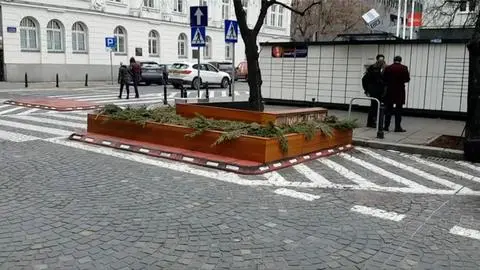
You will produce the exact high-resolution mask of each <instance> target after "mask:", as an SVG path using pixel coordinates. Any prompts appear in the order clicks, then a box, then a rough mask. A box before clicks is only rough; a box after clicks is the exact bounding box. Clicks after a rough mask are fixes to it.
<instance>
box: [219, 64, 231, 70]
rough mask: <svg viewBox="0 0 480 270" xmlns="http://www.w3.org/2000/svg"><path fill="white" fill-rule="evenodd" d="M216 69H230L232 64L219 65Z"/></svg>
mask: <svg viewBox="0 0 480 270" xmlns="http://www.w3.org/2000/svg"><path fill="white" fill-rule="evenodd" d="M218 68H219V69H231V68H232V64H219V65H218Z"/></svg>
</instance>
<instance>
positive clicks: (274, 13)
mask: <svg viewBox="0 0 480 270" xmlns="http://www.w3.org/2000/svg"><path fill="white" fill-rule="evenodd" d="M276 24H277V5H273V6H272V7H271V8H270V25H271V26H275V25H276Z"/></svg>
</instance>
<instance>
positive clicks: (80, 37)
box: [72, 22, 87, 52]
mask: <svg viewBox="0 0 480 270" xmlns="http://www.w3.org/2000/svg"><path fill="white" fill-rule="evenodd" d="M72 50H73V51H74V52H86V51H87V27H86V26H85V24H83V23H81V22H76V23H74V24H73V26H72Z"/></svg>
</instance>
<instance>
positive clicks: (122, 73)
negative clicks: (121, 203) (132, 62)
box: [118, 62, 130, 99]
mask: <svg viewBox="0 0 480 270" xmlns="http://www.w3.org/2000/svg"><path fill="white" fill-rule="evenodd" d="M129 77H130V75H129V74H128V67H127V66H126V65H124V64H123V63H122V62H120V68H119V69H118V83H119V84H120V94H119V95H118V98H120V99H121V98H122V93H123V87H124V86H125V88H126V91H127V99H128V98H129V95H130V86H129V85H128V84H129Z"/></svg>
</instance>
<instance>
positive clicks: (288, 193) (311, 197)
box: [275, 188, 320, 202]
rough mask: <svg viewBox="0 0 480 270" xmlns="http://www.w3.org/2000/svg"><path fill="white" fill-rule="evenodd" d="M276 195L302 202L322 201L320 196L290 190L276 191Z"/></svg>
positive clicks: (281, 189) (280, 189)
mask: <svg viewBox="0 0 480 270" xmlns="http://www.w3.org/2000/svg"><path fill="white" fill-rule="evenodd" d="M275 193H276V194H278V195H283V196H288V197H292V198H295V199H301V200H305V201H310V202H311V201H314V200H317V199H320V196H317V195H313V194H310V193H305V192H298V191H295V190H293V189H288V188H279V189H277V190H275Z"/></svg>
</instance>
